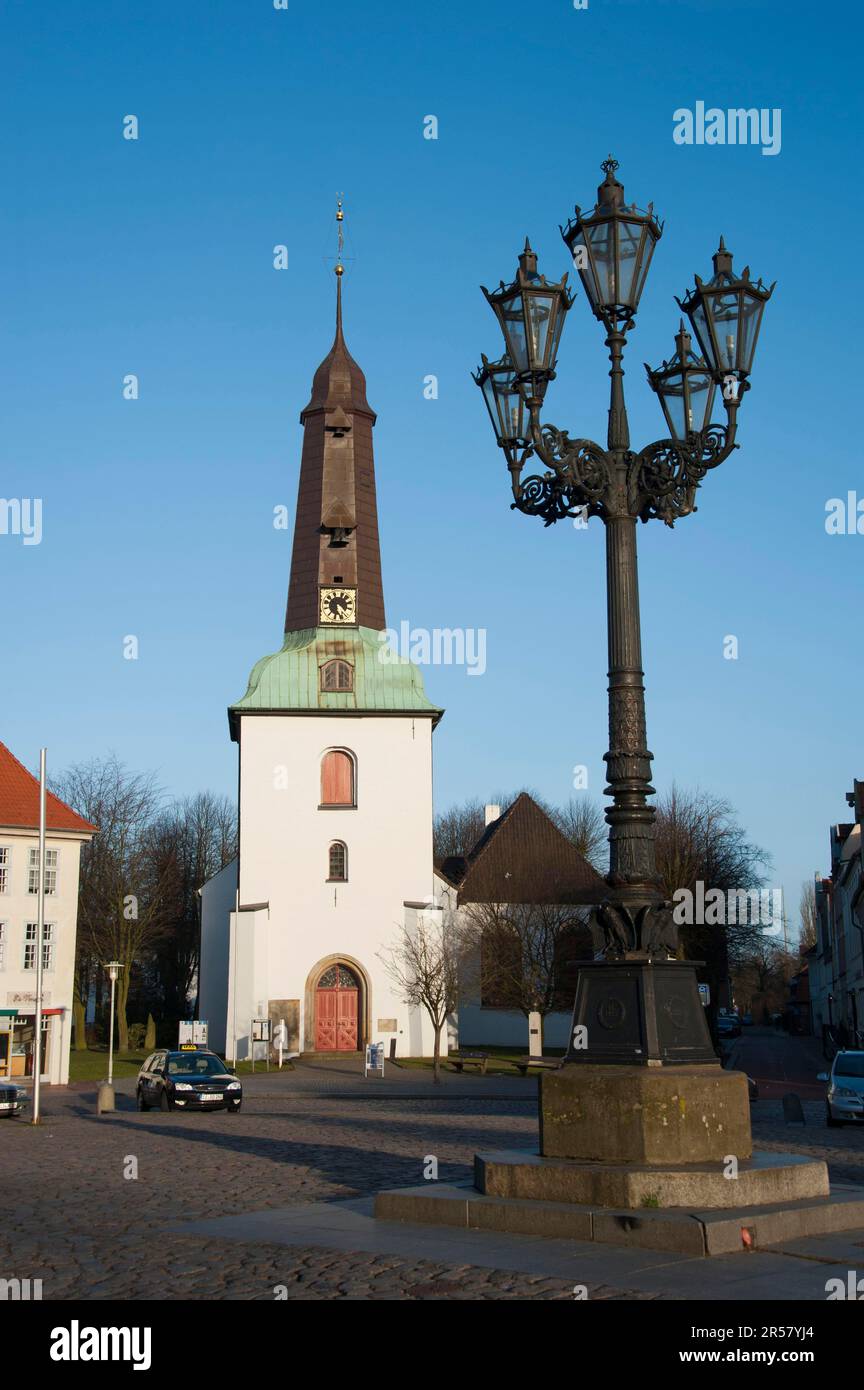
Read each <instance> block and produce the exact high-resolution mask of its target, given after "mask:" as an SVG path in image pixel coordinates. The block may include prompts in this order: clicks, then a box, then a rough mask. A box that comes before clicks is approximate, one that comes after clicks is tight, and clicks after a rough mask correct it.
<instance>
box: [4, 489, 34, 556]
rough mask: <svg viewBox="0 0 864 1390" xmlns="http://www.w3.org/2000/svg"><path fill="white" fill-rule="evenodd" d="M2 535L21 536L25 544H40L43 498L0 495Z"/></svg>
mask: <svg viewBox="0 0 864 1390" xmlns="http://www.w3.org/2000/svg"><path fill="white" fill-rule="evenodd" d="M0 536H21V537H22V539H23V541H24V544H25V545H40V544H41V542H42V498H41V497H0Z"/></svg>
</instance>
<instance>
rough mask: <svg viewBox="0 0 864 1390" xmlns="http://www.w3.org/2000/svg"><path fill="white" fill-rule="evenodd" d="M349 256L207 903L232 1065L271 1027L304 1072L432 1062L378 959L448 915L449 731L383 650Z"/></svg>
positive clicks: (369, 455) (240, 726)
mask: <svg viewBox="0 0 864 1390" xmlns="http://www.w3.org/2000/svg"><path fill="white" fill-rule="evenodd" d="M337 217H338V220H339V222H340V224H341V205H340V208H339V212H338V214H337ZM341 244H342V241H341V225H340V259H339V263H338V264H337V266H336V285H337V294H336V335H335V339H334V342H333V346H332V348H331V349H330V352H329V353H328V354H327V356H326V357H325V358H324V361H323V362H322V363H321V365H320V367H319V368H318V370H317V371H316V373H315V376H314V379H313V383H312V394H311V398H310V400H309V403H308V404H307V405H306V407H305V408H304V409H303V411H302V413H301V416H300V423H301V425H302V426H303V451H302V457H301V464H300V481H299V489H298V497H297V514H296V521H295V530H294V543H293V553H292V560H291V574H290V580H289V586H288V605H287V610H286V616H285V632H284V641H283V645H282V647H281V649H280V650H279V651H278V652H276V653H274V654H273V655H271V656H265V657H263V658H262V659H261V660H260V661H259V662H258V663H257V664H256V666H255V667H254V668H253V670H252V674H251V676H250V678H249V685H248V689H247V691H246V694H245V695H244V696H243V698H242V699H241V700H239V701H238V702H237V703H236V704H234V705H232V706H231V707H230V709H229V712H228V713H229V724H230V730H231V737H232V738H233V739H234V740H235V742H236V743H237V744H238V746H239V762H240V777H239V798H240V854H239V860H238V861H237V862H236V863H235V864H233V865H228V866H227V867H226V868H225V869H223V870H222V872H221V874H218V875H217V876H216V877H215V878H214V879H212V880H211V881H210V883H209V884H207V885H206V886H205V888H204V890H203V891H202V902H203V905H202V949H201V988H200V1005H199V1014H200V1017H201V1018H207V1019H208V1021H209V1023H210V1042H211V1045H212V1046H216V1047H217V1048H220V1047H222V1048H224V1049H225V1050H226V1052H227V1055H228V1056H229V1057H232V1056H236V1057H238V1058H243V1057H247V1056H249V1055H250V1051H249V1049H250V1045H251V1043H250V1038H251V1033H252V1020H254V1019H260V1018H263V1019H268V1018H269V1020H270V1022H271V1032H272V1033H273V1034H274V1035H276V1034H277V1033H281V1036H282V1037H283V1040H284V1045H285V1048H286V1049H287V1051H289V1052H300V1053H330V1052H340V1053H356V1052H359V1051H361V1050H362V1049H363V1047H364V1046H365V1045H366V1044H367V1043H370V1042H378V1043H383V1044H384V1046H385V1050H386V1051H387V1053H388V1054H389V1053H390V1051H391V1048H394V1049H395V1053H396V1055H411V1054H413V1055H417V1054H418V1052H423V1051H424V1050H431V1043H430V1039H429V1038H427V1037H426V1033H427V1030H428V1028H429V1024H428V1020H426V1019H425V1016H424V1015H422V1014H421V1012H420V1011H418V1010H412V1009H409V1008H408V1006H406V1004H405V1003H404V1001H403V1000H402V999H401V998H400V997H399V993H398V990H397V989H396V987H395V986H394V984H393V981H392V980H391V978H390V977H389V976H388V974H387V972H386V969H385V967H384V965H383V964H382V961H381V959H380V953H381V952H382V949H384V950H386V948H387V947H388V946H391V945H394V944H396V941H397V940H398V938H399V935H400V931H401V929H402V928H403V927H404V925H406V924H410V921H411V919H412V915H416V914H417V913H418V912H422V911H423V907H424V903H426V902H428V901H431V900H432V898H433V896H434V892H435V885H434V880H433V862H432V732H433V729H434V727H435V725H436V724H437V722H438V720H439V719H440V717H441V714H442V711H441V710H439V709H437V708H436V707H435V706H434V705H432V704H431V703H430V701H429V700H428V698H427V696H426V693H425V690H424V686H423V679H422V676H421V674H420V671H419V670H418V668H417V667H416V666H414V665H413V664H412V663H411V662H409V661H407V660H403V659H401V658H399V657H398V656H396V655H395V654H394V653H392V652H391V651H390V650H389V648H388V647H387V646H386V642H385V641H384V637H383V634H384V629H385V627H386V621H385V610H384V588H383V582H382V575H381V554H380V545H379V537H378V508H377V499H376V487H375V464H374V457H373V445H372V431H373V427H374V426H375V421H376V416H375V412H374V411H373V410H372V408H371V406H370V405H369V402H368V400H367V397H366V379H365V377H364V375H363V372H362V371H361V369H360V367H359V366H358V365H357V363H356V362H355V361H354V359H353V357H352V356H351V354H350V353H349V351H348V348H347V346H346V343H345V337H344V331H343V323H342V274H343V267H342V262H341ZM222 1020H224V1028H223V1023H222ZM283 1030H284V1031H283Z"/></svg>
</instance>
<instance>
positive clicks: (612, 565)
mask: <svg viewBox="0 0 864 1390" xmlns="http://www.w3.org/2000/svg"><path fill="white" fill-rule="evenodd" d="M601 167H602V169H603V172H604V174H605V179H604V181H603V183H601V185H600V187H599V188H598V191H597V203H596V205H595V207H594V209H593V211H591V212H590V213H587V214H583V212H582V210H581V209H580V208H579V207H578V206H577V207H576V210H575V217H573V218H572V219H571V220H570V222H569V223H568V224H567V226H566V227H562V228H561V234H562V237H563V239H564V241H565V243H566V245H567V246H568V248H569V249H570V252H571V254H572V255H573V258H574V264H575V266H576V268H577V270H578V272H579V276H580V279H581V282H582V286H583V289H584V291H585V294H586V296H587V298H588V302H589V304H590V306H591V309H592V311H593V313H594V315H595V317H596V318H597V319H598V320H599V321H600V322H601V323H602V325H603V327H604V328H605V330H606V340H605V341H606V347H607V348H608V350H609V358H610V361H611V364H612V365H611V370H610V373H609V375H610V378H611V390H610V404H609V421H608V431H607V441H606V447H605V448H603V447H602V446H601V445H600V444H597V443H595V442H594V441H593V440H591V439H585V438H571V437H570V434H569V433H568V431H566V430H561V429H558V428H557V427H556V426H555V425H552V424H548V423H545V424H544V423H542V422H541V419H540V411H541V407H542V405H543V402H544V399H545V396H546V390H547V387H548V386H549V384H550V382H551V381H553V380H554V378H555V367H556V359H557V353H558V346H559V343H560V339H561V333H562V329H563V325H564V319H565V316H566V314H567V313H568V312H569V309H570V307H571V305H572V303H573V296H572V295H571V294H570V293H569V291H568V289H567V285H566V280H567V277H566V275H565V276H564V277H563V279H562V280H561V281H559V282H551V283H549V282H547V281H546V279H545V278H544V277H543V276H541V275H540V274H539V272H538V270H537V257H536V256H535V254H534V252H533V251H532V250H531V247H530V245H529V243H528V242H527V241H526V244H525V250H524V251H523V252H522V254H521V255H520V257H519V269H518V272H517V276H516V279H515V280H514V281H513V283H512V284H511V285H508V286H505V285H504V284H503V283H502V285H501V287H500V288H499V289H498V290H496V291H494V292H493V293H490V292H489V291H488V290H486V289H485V287H484V288H483V293H484V294H485V295H486V298H487V300H488V301H489V303H490V305H491V306H492V308H493V310H494V312H495V315H496V317H497V319H498V322H499V325H500V327H501V329H502V333H503V336H504V343H505V349H506V352H505V356H504V357H503V358H502V359H501V361H500V362H498V363H495V364H492V363H489V362H488V360H487V359H486V358H485V357H484V358H483V366H482V368H481V370H480V371H479V372H478V373H477V374H476V375H475V381H477V383H478V385H479V386H481V388H482V390H483V393H484V397H485V399H486V404H487V407H488V409H489V414H490V417H491V419H492V424H493V427H494V429H495V434H496V438H497V442H498V445H499V447H500V448H501V449H502V450H503V451H504V454H505V457H506V459H507V465H508V468H509V470H510V474H511V480H512V489H513V498H514V500H513V503H512V506H513V507H514V508H515V509H517V510H519V511H521V512H524V513H525V514H526V515H528V516H539V517H541V518H542V519H543V521H544V523H545V525H546V526H551V525H553V524H554V523H555V522H556V521H560V520H563V519H564V518H565V517H574V516H577V515H582V516H586V515H587V516H598V517H600V518H601V519H602V521H603V523H604V525H605V528H606V585H607V619H608V640H609V751H608V752H607V753H606V755H605V761H606V764H607V770H608V786H607V787H606V789H605V795H606V796H608V797H611V799H612V804H611V805H610V806H608V807H607V809H606V820H607V822H608V825H609V874H608V876H607V880H606V882H607V886H608V893H607V895H606V898H605V900H604V901H603V902H602V903H601V904H600V905H598V906H597V907H596V908H595V911H594V923H595V926H596V928H597V929H598V933H601V934H602V939H603V941H604V943H605V949H604V951H603V959H602V961H598V962H591V963H586V965H585V966H584V967H583V968H582V969H581V970H580V974H579V983H578V986H577V994H576V1003H575V1008H574V1015H573V1024H574V1029H573V1034H571V1043H570V1050H569V1052H568V1057H567V1060H568V1061H571V1062H576V1061H580V1062H598V1063H600V1062H602V1063H622V1064H624V1063H629V1064H637V1065H641V1066H644V1065H648V1066H651V1065H653V1066H655V1067H656V1066H665V1065H670V1064H680V1063H705V1062H711V1063H715V1062H716V1057H715V1053H714V1050H713V1048H712V1046H711V1040H710V1036H709V1034H708V1029H707V1026H706V1023H705V1018H704V1010H703V1009H702V1006H701V1003H700V1000H699V995H698V991H697V982H696V971H695V964H694V963H693V962H684V961H678V960H677V959H675V956H676V952H677V946H678V939H677V926H676V924H675V922H674V919H673V914H672V904H671V903H669V902H668V901H666V898H665V894H664V891H663V887H662V885H661V882H660V879H659V876H658V873H657V863H656V854H655V842H654V808H653V806H652V805H650V804H649V801H648V798H649V797H651V796H653V795H654V788H653V787H652V786H651V763H652V754H651V753H650V752H649V750H648V746H647V736H646V729H645V690H644V684H643V670H642V646H641V631H640V617H639V584H638V568H637V554H636V522H637V520H641V521H643V522H645V521H649V520H651V519H652V518H657V519H659V520H662V521H664V522H665V523H666V525H667V526H672V525H674V523H675V521H677V520H678V519H679V518H680V517H683V516H687V515H688V514H689V513H690V512H692V511H695V510H696V504H695V496H696V492H697V490H698V488H699V486H700V484H701V483H702V480H703V479H704V477H705V475H706V473H707V472H708V470H709V469H711V468H715V467H717V465H718V464H720V463H722V462H723V461H724V460H725V459H726V458H728V457H729V455H730V454H731V452H732V450H733V449H734V448H736V447H737V446H736V443H735V435H736V425H737V412H738V407H739V404H740V398H741V396H742V395H743V393H744V392H745V391H746V390H747V389H748V387H749V375H750V371H751V368H752V363H753V354H754V351H755V347H756V340H757V337H758V333H759V327H760V323H761V319H762V313H763V310H764V307H765V304H766V303H767V301H768V299H769V298H770V296H771V293H772V291H773V288H774V287H773V285H772V286H771V287H770V289H769V288H766V287H765V286H763V285H762V282H761V281H759V282H757V283H755V284H754V283H753V282H752V281H751V280H750V273H749V269H746V270H745V271H744V272H743V274H742V275H741V276H740V277H736V276H735V274H734V272H733V270H732V256H731V254H730V253H729V252H728V251H727V250H726V247H725V245H724V243H723V242H722V241H721V243H720V248H719V250H718V251H717V253H716V255H715V256H714V276H713V278H712V279H711V280H710V281H707V282H703V281H702V280H700V279H699V277H698V276H697V277H696V283H695V288H694V289H693V290H691V291H690V293H689V294H688V295H687V296H686V298H685V299H684V301H683V302H682V301H679V305H680V307H681V309H682V310H683V313H684V314H685V315H686V316H687V318H688V319H689V320H690V324H691V326H692V329H693V333H694V334H695V337H696V340H697V343H698V345H699V348H700V350H701V356H700V355H697V354H696V353H695V352H694V351H693V347H692V339H691V336H690V334H689V333H688V332H687V331H686V330H685V329H684V325H683V321H682V324H681V327H680V328H679V332H678V334H677V336H676V340H675V348H676V350H675V353H674V355H673V357H672V358H671V359H670V360H669V361H668V362H664V363H663V365H662V367H660V368H658V369H656V370H652V369H651V368H650V367H647V364H646V369H647V372H648V381H649V384H650V386H651V388H652V390H654V391H655V393H656V394H657V397H658V400H659V401H660V404H661V407H662V409H663V413H664V416H665V418H666V422H667V424H668V427H669V430H670V436H671V437H669V438H666V439H660V440H656V441H655V442H653V443H651V444H648V445H647V446H646V447H645V448H643V449H641V450H640V451H639V452H638V453H637V452H635V451H633V450H632V449H631V447H630V434H629V427H628V422H627V409H626V404H625V400H624V368H623V354H624V347H625V345H626V341H627V334H628V333H629V332H630V331H631V330H632V329H633V328H634V326H635V319H636V314H637V311H638V308H639V301H640V298H641V295H642V291H643V289H644V287H645V282H646V279H647V275H648V270H649V267H650V264H651V259H652V257H653V254H654V250H655V247H656V245H657V242H658V241H659V240H660V237H661V235H662V232H663V224H662V222H660V221H659V219H658V218H657V216H656V214H655V212H654V208H653V204H651V203H649V204H648V207H647V210H644V211H643V210H641V209H639V208H638V207H637V206H636V205H635V204H630V205H629V206H628V205H627V204H626V203H625V201H624V188H623V185H622V184H621V183H620V181H619V180H618V179H617V177H616V171H617V169H618V164H617V162H616V161H615V160H614V159H612V158H611V157H610V158H609V159H607V160H605V161H604V163H603V165H602V166H601ZM718 387H720V388H721V389H722V400H723V407H724V410H725V415H726V421H725V424H722V425H721V424H717V423H712V420H711V415H712V409H713V406H714V403H715V399H716V397H717V388H718ZM535 456H536V458H537V459H538V460H539V461H540V463H541V464H543V465H544V466H545V470H546V471H545V472H543V473H542V474H534V475H532V476H529V477H526V478H524V479H523V477H522V472H523V469H524V466H525V464H526V463H527V462H528V460H529V459H531V458H532V457H535ZM598 1019H599V1021H600V1024H601V1025H602V1026H601V1027H600V1028H598V1027H597V1026H596V1023H597V1020H598ZM589 1020H590V1022H591V1027H590V1028H589V1029H588V1045H587V1048H580V1049H579V1050H576V1047H575V1046H574V1038H575V1037H576V1034H577V1032H578V1027H577V1025H579V1024H580V1023H585V1024H587V1023H588V1022H589Z"/></svg>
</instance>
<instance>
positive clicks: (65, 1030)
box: [0, 743, 97, 1085]
mask: <svg viewBox="0 0 864 1390" xmlns="http://www.w3.org/2000/svg"><path fill="white" fill-rule="evenodd" d="M96 833H97V826H95V825H91V824H90V822H89V821H87V820H85V819H84V818H83V816H79V814H78V812H77V811H74V810H73V809H72V807H71V806H67V805H66V803H65V802H64V801H61V800H60V798H59V797H58V796H55V795H54V793H53V792H48V793H47V797H46V838H45V922H44V932H43V938H42V957H43V977H42V979H43V995H42V1003H43V1019H42V1050H41V1058H42V1071H41V1074H42V1077H43V1079H44V1080H45V1081H48V1082H49V1083H51V1084H53V1085H65V1084H66V1082H67V1081H68V1080H69V1049H70V1045H71V1040H72V1001H73V991H74V979H75V936H76V931H77V922H78V874H79V868H80V857H81V846H82V845H83V844H87V843H89V841H90V840H92V838H93V836H94V835H95V834H96ZM38 901H39V779H38V778H37V777H34V776H33V774H32V772H28V770H27V768H26V767H25V766H24V764H23V763H22V762H20V761H19V760H18V758H16V757H15V755H14V753H12V752H11V750H10V749H9V748H7V747H6V745H5V744H4V743H0V1077H5V1076H9V1077H13V1078H19V1079H21V1080H25V1081H26V1079H27V1078H28V1077H29V1078H31V1079H32V1076H33V1068H34V1060H35V1051H36V1049H35V1009H36V963H37V951H38Z"/></svg>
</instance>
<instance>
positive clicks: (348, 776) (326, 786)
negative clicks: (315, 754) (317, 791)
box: [321, 748, 355, 806]
mask: <svg viewBox="0 0 864 1390" xmlns="http://www.w3.org/2000/svg"><path fill="white" fill-rule="evenodd" d="M321 805H322V806H354V805H355V798H354V759H353V758H352V756H351V754H350V753H346V752H345V751H344V749H342V748H331V749H330V752H329V753H325V754H324V758H323V761H322V763H321Z"/></svg>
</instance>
